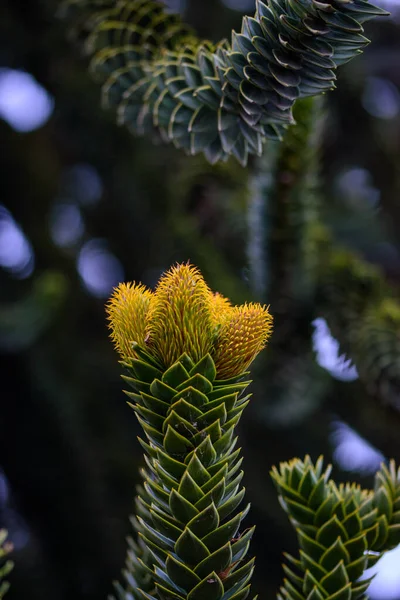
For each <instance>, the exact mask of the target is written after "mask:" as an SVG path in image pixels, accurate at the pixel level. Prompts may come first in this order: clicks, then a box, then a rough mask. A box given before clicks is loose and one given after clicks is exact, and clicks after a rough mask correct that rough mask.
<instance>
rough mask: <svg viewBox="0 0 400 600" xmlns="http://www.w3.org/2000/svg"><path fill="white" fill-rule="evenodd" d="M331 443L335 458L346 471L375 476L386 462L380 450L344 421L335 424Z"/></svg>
mask: <svg viewBox="0 0 400 600" xmlns="http://www.w3.org/2000/svg"><path fill="white" fill-rule="evenodd" d="M331 442H332V444H333V446H334V448H335V449H334V452H333V457H334V459H335V461H336V462H337V464H338V465H339V466H340V467H341V468H342V469H343V470H344V471H356V472H357V473H361V474H363V475H368V474H374V473H376V471H378V469H379V467H380V465H381V463H382V462H383V461H384V460H385V457H384V456H383V454H382V453H381V452H379V450H377V449H376V448H374V446H372V445H371V444H370V443H369V442H367V440H365V439H364V438H363V437H361V436H360V435H359V434H358V433H357V432H356V431H354V429H352V428H351V427H349V425H346V423H343V422H342V421H334V422H333V424H332V433H331Z"/></svg>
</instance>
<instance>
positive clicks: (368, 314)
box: [319, 247, 400, 410]
mask: <svg viewBox="0 0 400 600" xmlns="http://www.w3.org/2000/svg"><path fill="white" fill-rule="evenodd" d="M320 269H321V277H320V288H319V307H320V310H321V314H322V315H323V316H324V317H325V318H326V319H327V322H328V324H329V327H330V328H331V330H332V333H333V335H334V336H335V337H336V338H337V339H338V341H339V342H340V347H341V350H342V351H343V352H345V353H346V355H347V356H348V357H349V358H351V360H352V361H353V362H354V364H355V365H356V367H357V369H358V372H359V375H360V378H361V379H362V381H363V382H364V383H365V385H366V388H367V390H368V391H369V392H370V393H371V394H372V395H374V396H376V397H378V398H379V399H380V400H381V401H382V402H383V403H385V404H388V405H390V406H392V407H394V408H396V409H397V410H399V409H400V403H399V392H400V301H399V299H398V298H399V296H398V293H397V292H396V290H393V289H390V288H389V286H388V284H387V283H386V282H385V279H384V277H383V275H382V274H381V273H380V271H379V269H377V268H376V267H374V266H371V265H368V264H366V263H364V262H363V261H362V260H361V259H359V258H358V257H357V256H355V255H353V254H351V253H350V252H348V251H343V250H341V249H339V248H337V247H329V248H328V252H327V254H326V256H325V258H324V259H322V260H321V264H320Z"/></svg>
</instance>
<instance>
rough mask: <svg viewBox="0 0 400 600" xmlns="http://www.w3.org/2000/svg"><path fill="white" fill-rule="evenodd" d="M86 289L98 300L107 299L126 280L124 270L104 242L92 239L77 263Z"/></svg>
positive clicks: (81, 252) (83, 248)
mask: <svg viewBox="0 0 400 600" xmlns="http://www.w3.org/2000/svg"><path fill="white" fill-rule="evenodd" d="M77 268H78V272H79V275H80V276H81V278H82V281H83V283H84V285H85V287H86V289H87V290H88V291H89V292H90V293H91V294H93V296H96V297H98V298H107V297H108V296H109V295H110V293H111V291H112V289H113V288H114V287H115V286H116V285H117V284H118V283H120V282H121V281H123V279H124V270H123V267H122V265H121V263H120V261H119V260H118V259H117V257H116V256H114V254H112V253H111V252H110V251H109V250H108V248H107V244H106V242H105V241H104V240H99V239H92V240H89V241H88V242H86V244H85V245H84V246H83V247H82V249H81V251H80V253H79V256H78V261H77Z"/></svg>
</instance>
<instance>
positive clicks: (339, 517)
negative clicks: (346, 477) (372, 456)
mask: <svg viewBox="0 0 400 600" xmlns="http://www.w3.org/2000/svg"><path fill="white" fill-rule="evenodd" d="M330 470H331V468H330V467H328V468H327V469H325V470H323V463H322V458H319V459H318V461H317V462H316V463H315V465H314V464H313V463H312V461H311V460H310V457H309V456H306V458H305V459H304V461H301V460H299V459H294V460H292V461H291V462H289V463H282V464H281V465H280V468H279V469H277V468H274V469H273V470H272V478H273V480H274V482H275V485H276V487H277V490H278V493H279V499H280V501H281V504H282V507H283V508H284V510H285V511H286V512H287V514H288V516H289V518H290V520H291V522H292V524H293V526H294V527H295V529H296V532H297V539H298V543H299V547H300V551H299V557H298V558H294V557H292V556H290V555H286V559H287V561H288V563H289V565H290V566H288V565H284V571H285V575H286V578H285V580H284V583H283V586H282V588H281V590H280V594H279V595H278V598H279V599H281V600H284V599H287V600H306V599H307V600H314V599H318V600H323V599H328V598H329V599H331V600H333V599H335V600H336V599H348V600H353V599H354V600H355V599H358V598H367V596H366V595H365V592H366V590H367V589H368V586H369V584H370V582H371V579H362V580H360V577H361V575H362V574H363V573H364V571H365V569H367V568H368V567H370V566H372V565H374V564H375V563H376V562H377V561H378V560H379V558H380V557H381V556H382V552H383V551H385V550H390V549H392V548H393V547H395V546H396V545H397V544H399V543H400V511H399V506H400V504H399V503H400V469H399V470H397V471H396V468H395V465H394V462H393V461H392V462H391V463H390V465H389V467H386V466H385V465H382V467H381V470H380V471H379V472H378V473H377V475H376V477H375V489H374V491H372V490H363V489H361V488H360V486H357V485H355V484H350V483H348V484H345V485H343V484H340V485H336V484H335V482H334V481H333V480H331V479H329V475H330Z"/></svg>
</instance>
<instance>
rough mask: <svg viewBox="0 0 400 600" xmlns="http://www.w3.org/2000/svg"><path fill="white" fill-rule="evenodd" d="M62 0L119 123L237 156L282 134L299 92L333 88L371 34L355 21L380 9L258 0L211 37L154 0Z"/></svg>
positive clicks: (311, 0)
mask: <svg viewBox="0 0 400 600" xmlns="http://www.w3.org/2000/svg"><path fill="white" fill-rule="evenodd" d="M63 6H64V13H67V14H70V15H72V17H73V18H75V19H77V31H78V32H79V35H78V36H77V37H78V38H79V39H82V38H83V39H85V38H86V42H85V48H86V51H87V53H88V54H89V55H90V56H91V57H92V61H91V69H92V71H93V72H94V73H95V74H96V75H97V76H98V77H99V79H100V81H101V82H102V83H103V102H104V104H105V106H111V107H113V108H115V110H116V111H117V113H118V121H119V123H121V124H122V123H123V124H126V125H127V126H128V127H129V129H130V130H132V132H134V133H136V134H141V135H145V134H154V135H157V136H158V137H161V138H162V139H163V140H164V141H171V142H173V143H174V144H175V146H176V147H178V148H182V149H183V150H185V151H186V152H187V153H189V154H197V153H199V152H204V154H205V155H206V157H207V159H208V160H209V161H210V162H212V163H215V162H217V161H218V160H225V159H226V158H227V157H228V156H229V155H231V154H233V155H234V156H235V157H236V158H237V160H238V161H239V162H240V163H241V164H243V165H244V164H246V162H247V158H248V155H249V154H258V155H260V154H261V152H262V143H263V141H264V140H265V139H266V138H271V139H281V137H282V133H283V131H284V129H285V128H286V127H287V126H288V125H290V124H291V123H293V116H292V107H293V104H294V102H295V101H296V100H297V99H298V98H304V97H306V96H314V95H316V94H321V93H323V92H326V91H328V90H330V89H333V87H334V81H335V78H336V76H335V69H336V68H337V66H339V65H341V64H343V63H345V62H347V61H349V60H351V59H352V58H353V57H354V56H356V55H357V54H359V53H360V52H361V49H362V48H363V47H364V46H365V45H366V44H367V43H368V40H367V39H366V38H365V37H364V36H363V27H362V23H364V22H365V21H367V20H368V19H371V18H373V17H374V16H376V15H380V14H385V11H383V10H381V9H379V8H376V7H374V6H373V5H372V4H369V3H368V2H367V1H366V0H353V1H352V2H348V1H347V0H328V1H326V0H270V1H269V2H262V1H261V0H256V12H255V15H254V17H245V18H244V19H243V24H242V29H241V32H240V33H236V32H233V34H232V40H231V44H228V42H226V41H222V42H221V43H219V44H217V45H216V46H215V45H213V44H210V43H207V42H203V41H200V40H198V39H197V38H195V37H194V36H193V35H192V34H191V32H190V30H189V29H188V28H187V27H185V26H184V25H183V24H182V23H181V21H180V19H179V17H177V16H176V15H171V14H169V13H166V12H165V11H164V8H165V7H164V5H163V4H162V3H159V2H154V1H153V0H117V1H116V2H110V1H109V0H66V1H65V2H64V4H63ZM74 9H75V10H74Z"/></svg>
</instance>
